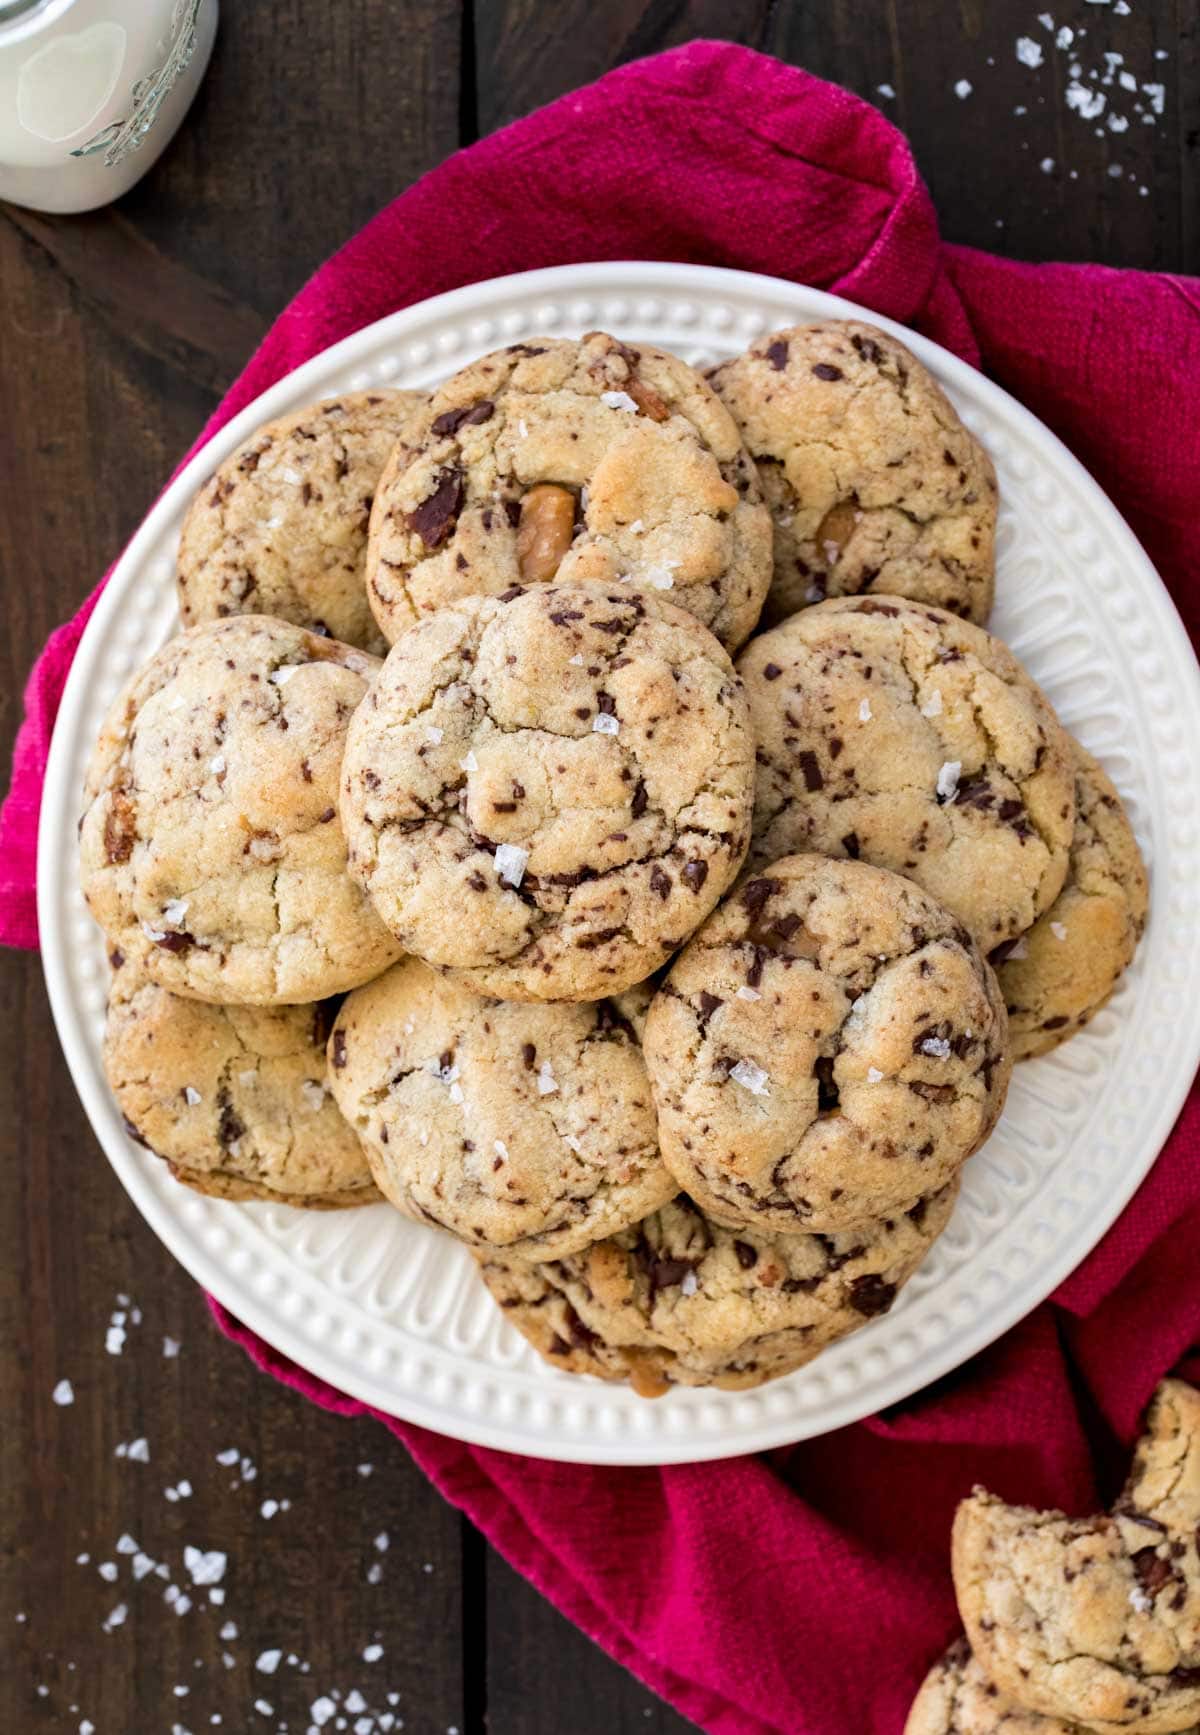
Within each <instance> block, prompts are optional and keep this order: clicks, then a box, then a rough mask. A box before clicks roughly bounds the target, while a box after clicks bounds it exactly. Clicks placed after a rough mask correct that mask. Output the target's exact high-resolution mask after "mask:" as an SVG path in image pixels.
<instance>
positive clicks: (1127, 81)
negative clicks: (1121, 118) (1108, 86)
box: [1109, 72, 1138, 126]
mask: <svg viewBox="0 0 1200 1735" xmlns="http://www.w3.org/2000/svg"><path fill="white" fill-rule="evenodd" d="M1117 83H1118V84H1119V85H1120V87H1121V89H1122V90H1136V89H1137V87H1138V81H1137V79H1136V78H1135V77H1134V76H1133V74H1132V72H1119V73H1118V74H1117ZM1111 124H1112V123H1111V121H1110V122H1109V125H1110V126H1111Z"/></svg>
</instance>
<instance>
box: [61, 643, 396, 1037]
mask: <svg viewBox="0 0 1200 1735" xmlns="http://www.w3.org/2000/svg"><path fill="white" fill-rule="evenodd" d="M379 666H380V665H379V664H378V663H377V662H376V661H375V659H374V658H373V657H369V656H367V655H366V654H365V653H364V652H362V651H356V650H352V649H351V648H350V647H349V646H348V645H342V644H338V643H337V642H336V640H333V639H324V638H319V637H317V636H316V635H315V634H313V633H308V632H305V631H304V629H303V628H302V627H297V626H291V625H289V623H288V622H286V621H281V620H275V619H271V618H267V617H266V616H261V615H243V616H240V617H238V618H235V619H233V620H228V621H216V622H211V623H210V624H208V625H206V626H199V627H193V628H192V629H191V630H190V631H189V632H186V633H181V634H180V636H179V637H178V638H176V639H172V640H171V642H170V644H168V645H166V646H165V647H164V648H163V649H162V650H161V651H159V652H158V654H157V655H156V656H154V657H152V658H151V659H150V661H149V662H148V663H147V664H146V665H145V667H144V668H143V669H142V670H141V671H140V672H139V673H138V674H136V675H135V676H134V677H133V679H132V680H131V681H130V682H129V683H128V685H127V686H126V687H125V689H124V691H123V692H122V693H120V694H119V696H118V697H117V699H116V701H115V702H114V704H113V706H112V708H111V710H110V711H109V714H108V716H107V718H106V720H105V723H104V727H103V729H102V730H101V734H100V739H99V741H98V742H97V744H96V748H95V751H94V753H93V755H92V762H91V765H90V767H89V769H88V775H87V782H86V786H85V791H84V794H85V807H84V813H83V819H82V821H81V823H80V863H81V876H82V882H83V891H84V896H85V897H86V899H87V902H88V906H89V908H90V909H91V912H92V915H93V916H94V917H95V919H96V921H97V922H98V923H99V925H100V927H101V928H103V930H104V932H105V934H106V936H107V937H108V940H109V942H110V944H111V945H113V946H115V947H116V948H118V949H119V950H120V952H121V953H122V954H123V955H124V957H125V958H126V959H128V960H129V962H130V963H131V964H133V965H135V966H136V967H137V968H139V969H141V970H143V971H144V972H145V973H146V974H147V975H148V976H149V977H151V979H152V980H153V981H155V982H157V983H159V984H160V986H162V987H164V988H170V989H171V990H172V991H173V992H174V993H176V994H184V995H190V996H193V997H194V998H195V999H198V1000H213V1001H217V1002H220V1003H226V1002H233V1003H237V1004H245V1005H281V1004H291V1003H305V1002H309V1001H313V1000H320V999H324V998H326V997H327V996H328V995H330V994H337V993H339V992H341V991H342V990H343V989H346V988H355V987H357V986H358V985H359V984H360V983H362V982H367V981H369V980H370V979H371V977H372V976H377V975H379V973H380V971H381V970H385V969H386V968H387V966H388V965H389V964H390V963H392V961H393V960H394V959H395V958H396V957H398V956H399V952H400V948H399V946H398V945H397V944H396V942H395V940H394V939H393V938H392V936H391V935H390V934H389V933H388V931H387V929H386V928H385V927H384V925H383V923H382V922H381V921H380V919H379V917H378V916H377V915H376V913H375V911H374V909H373V908H372V907H371V904H370V903H369V901H368V900H367V899H366V898H365V897H364V896H363V893H362V892H361V891H360V889H359V888H358V886H357V885H355V883H354V881H353V880H352V879H351V878H350V875H349V874H348V872H347V871H346V843H345V838H344V837H343V835H342V829H341V826H340V825H339V823H338V816H337V790H338V774H339V771H340V769H341V762H342V750H343V748H344V746H345V741H346V730H347V727H348V725H349V722H350V718H351V716H352V715H353V713H354V710H355V707H356V706H357V705H358V703H359V701H360V700H361V699H362V696H363V694H364V693H365V692H366V691H367V685H368V683H369V681H370V680H371V679H372V678H373V676H374V674H375V672H376V670H377V669H378V668H379Z"/></svg>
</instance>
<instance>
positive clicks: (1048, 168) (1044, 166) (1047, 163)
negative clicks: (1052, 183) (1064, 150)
mask: <svg viewBox="0 0 1200 1735" xmlns="http://www.w3.org/2000/svg"><path fill="white" fill-rule="evenodd" d="M1038 168H1039V169H1040V170H1041V171H1042V173H1043V175H1052V174H1053V173H1054V158H1053V157H1043V158H1042V160H1041V162H1040V163H1039V164H1038Z"/></svg>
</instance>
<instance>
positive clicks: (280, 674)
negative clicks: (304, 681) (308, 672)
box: [271, 663, 302, 687]
mask: <svg viewBox="0 0 1200 1735" xmlns="http://www.w3.org/2000/svg"><path fill="white" fill-rule="evenodd" d="M301 667H302V665H301V664H300V663H287V664H286V665H285V666H284V667H283V668H282V669H276V671H275V673H274V674H273V675H272V676H271V680H272V681H273V682H274V684H275V685H276V686H277V687H286V686H287V684H288V682H289V681H290V680H291V678H292V676H293V675H298V674H299V673H300V669H301Z"/></svg>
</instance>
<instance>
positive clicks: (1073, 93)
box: [1066, 78, 1108, 120]
mask: <svg viewBox="0 0 1200 1735" xmlns="http://www.w3.org/2000/svg"><path fill="white" fill-rule="evenodd" d="M1107 101H1108V98H1107V97H1106V96H1105V94H1104V92H1103V91H1102V90H1089V89H1088V87H1087V85H1085V84H1080V82H1079V80H1078V78H1073V79H1072V80H1071V82H1070V84H1068V86H1067V89H1066V102H1067V107H1068V108H1070V109H1074V111H1075V113H1076V114H1077V115H1079V116H1080V117H1081V118H1082V119H1083V120H1099V118H1100V116H1101V115H1102V114H1103V113H1104V108H1105V104H1106V103H1107Z"/></svg>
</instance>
